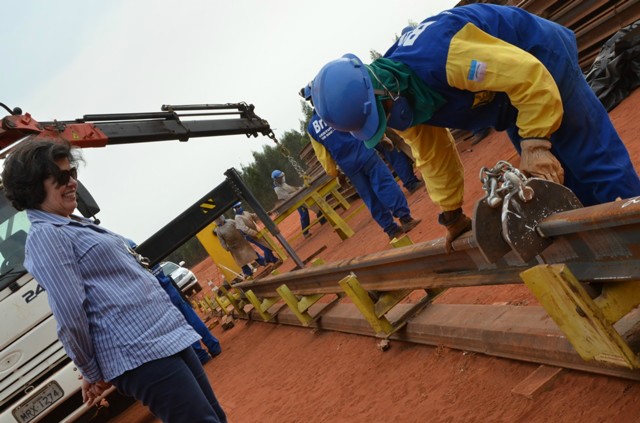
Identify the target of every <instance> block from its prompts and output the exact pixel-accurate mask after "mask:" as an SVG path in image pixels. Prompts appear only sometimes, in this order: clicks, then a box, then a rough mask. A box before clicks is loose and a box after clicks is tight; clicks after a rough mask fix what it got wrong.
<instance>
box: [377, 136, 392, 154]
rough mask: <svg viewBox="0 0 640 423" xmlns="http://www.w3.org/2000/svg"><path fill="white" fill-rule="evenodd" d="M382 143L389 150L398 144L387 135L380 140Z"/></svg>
mask: <svg viewBox="0 0 640 423" xmlns="http://www.w3.org/2000/svg"><path fill="white" fill-rule="evenodd" d="M380 145H381V146H382V148H384V149H385V150H387V151H393V150H394V149H395V148H396V146H395V145H394V144H393V141H391V139H390V138H388V137H387V136H386V135H384V136H383V137H382V139H381V140H380Z"/></svg>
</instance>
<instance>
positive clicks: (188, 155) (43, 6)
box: [0, 0, 458, 243]
mask: <svg viewBox="0 0 640 423" xmlns="http://www.w3.org/2000/svg"><path fill="white" fill-rule="evenodd" d="M457 2H458V1H457V0H456V1H454V0H448V1H445V0H428V1H427V0H406V1H401V0H398V1H388V0H386V1H383V0H366V1H365V0H362V1H349V0H323V1H307V0H297V1H294V0H290V1H284V0H268V1H267V0H264V1H258V0H247V1H225V2H221V1H215V0H209V1H192V0H181V1H171V2H169V1H151V0H127V1H124V0H110V1H105V0H101V1H97V0H82V1H81V0H75V1H71V0H56V1H49V0H37V1H36V0H24V1H11V2H3V4H2V12H1V13H0V25H1V27H2V33H3V36H4V37H3V40H2V42H1V43H0V54H1V58H2V69H1V70H0V93H1V94H0V102H3V103H5V104H7V105H8V106H9V107H12V108H13V107H16V106H19V107H21V108H22V109H23V111H25V112H29V113H31V115H32V116H33V117H34V119H36V120H39V121H50V120H53V119H58V120H71V119H75V118H79V117H82V116H83V115H85V114H93V113H129V112H152V111H160V106H161V105H163V104H200V103H236V102H247V103H250V104H253V105H255V111H256V113H257V114H258V115H259V116H260V117H262V118H263V119H266V120H267V121H269V123H270V124H271V127H272V128H273V130H274V132H275V134H276V136H281V135H282V134H283V133H284V132H285V131H288V130H292V129H295V130H299V120H300V119H302V117H303V116H302V112H301V110H300V98H299V97H298V94H297V93H298V91H299V89H300V88H301V87H302V86H303V85H304V84H305V83H307V82H308V81H309V80H311V79H312V78H313V77H314V76H315V74H316V73H317V72H318V70H319V69H320V68H321V67H322V65H324V64H325V63H326V62H327V61H329V60H332V59H335V58H337V57H340V56H341V55H343V54H344V53H348V52H349V53H354V54H356V55H358V56H359V57H360V58H361V59H362V60H363V61H364V62H365V63H368V62H369V61H370V60H369V50H370V49H375V50H377V51H379V52H381V53H384V52H385V51H386V49H387V48H388V47H389V46H390V45H391V44H392V43H393V40H394V39H395V35H396V34H399V33H400V31H401V30H402V28H403V27H404V26H406V25H407V23H408V22H409V21H412V22H420V21H421V20H423V19H424V18H426V17H428V16H431V15H434V14H436V13H438V12H440V11H442V10H445V9H448V8H450V7H453V6H454V5H455V4H456V3H457ZM4 115H5V113H3V114H2V116H4ZM271 142H272V141H270V140H269V139H267V138H266V137H262V136H261V137H259V138H250V139H248V138H246V137H244V136H226V137H212V138H196V139H192V140H190V141H189V142H187V143H180V142H178V141H163V142H153V143H143V144H137V145H121V146H111V147H106V148H98V149H85V150H83V155H84V158H85V161H86V164H85V165H84V166H82V167H81V168H80V179H81V180H82V181H83V182H84V184H85V185H86V186H87V187H88V188H89V190H90V191H91V192H92V194H93V195H94V197H95V199H96V200H97V201H98V204H99V205H100V206H101V208H102V211H101V213H100V215H99V217H100V219H101V220H102V224H103V225H104V226H105V227H107V228H109V229H111V230H113V231H115V232H118V233H120V234H122V235H125V236H128V237H130V238H133V239H135V240H136V241H137V242H138V243H140V242H142V241H143V240H144V239H146V238H148V237H149V236H150V235H152V234H153V233H154V232H156V231H157V230H159V229H160V228H162V227H163V226H164V225H165V224H167V223H168V222H170V221H171V220H172V219H173V218H174V217H175V216H177V215H178V214H180V213H181V212H182V211H183V210H185V209H186V208H187V207H188V206H190V205H191V204H193V203H194V202H195V201H196V200H198V199H199V198H200V197H201V196H203V195H204V194H206V193H207V192H209V191H210V190H211V189H212V188H214V187H215V186H216V185H218V184H219V183H220V182H222V181H223V179H224V175H223V172H224V171H225V170H226V169H228V168H230V167H236V168H238V169H239V168H240V165H241V164H244V165H247V164H249V163H250V162H251V161H252V155H251V152H253V151H261V150H262V146H263V145H265V144H268V143H271ZM268 177H269V175H265V178H268Z"/></svg>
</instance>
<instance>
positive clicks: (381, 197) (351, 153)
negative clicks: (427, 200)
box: [300, 85, 420, 239]
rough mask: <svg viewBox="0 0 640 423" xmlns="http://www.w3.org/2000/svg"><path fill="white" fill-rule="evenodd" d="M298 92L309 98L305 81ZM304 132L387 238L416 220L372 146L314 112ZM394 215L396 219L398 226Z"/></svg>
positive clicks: (325, 164) (332, 173)
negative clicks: (358, 196) (356, 194)
mask: <svg viewBox="0 0 640 423" xmlns="http://www.w3.org/2000/svg"><path fill="white" fill-rule="evenodd" d="M300 94H301V95H302V96H303V97H304V98H305V99H306V100H310V99H311V93H310V90H309V86H308V85H307V87H305V88H303V89H302V90H301V91H300ZM307 134H308V135H309V138H310V139H311V146H312V147H313V150H314V151H315V153H316V156H317V157H318V160H319V161H320V164H322V167H323V168H324V170H325V171H326V172H327V174H328V175H329V176H333V177H337V176H338V169H337V167H336V164H337V166H340V170H342V172H343V173H344V174H345V175H346V176H347V178H349V180H350V181H351V184H353V186H354V187H355V189H356V191H357V192H358V194H359V195H360V197H361V198H362V201H364V203H365V205H366V206H367V208H368V209H369V212H370V213H371V216H372V217H373V219H374V220H375V221H376V223H378V225H379V226H380V227H381V228H382V230H383V231H384V232H385V233H386V234H387V235H388V236H389V239H393V238H396V237H398V236H400V235H401V234H403V233H405V232H409V231H410V230H411V229H413V228H415V227H416V225H417V224H418V223H420V220H418V219H414V218H413V217H411V211H410V210H409V205H408V204H407V199H406V198H405V196H404V194H403V193H402V191H401V190H400V187H399V186H398V184H397V183H396V181H395V179H393V175H392V174H391V171H389V168H388V167H387V165H386V164H385V163H384V162H383V161H382V159H381V158H380V156H378V154H377V153H376V151H375V150H370V149H367V148H366V147H365V146H364V144H362V142H360V141H359V140H357V139H356V138H354V137H353V135H351V134H349V133H348V132H340V131H336V130H335V129H333V128H331V127H330V126H328V125H327V124H326V123H324V121H323V120H322V119H320V117H319V116H318V115H317V114H316V113H315V112H314V113H313V116H312V117H311V120H310V121H309V125H308V126H307ZM394 217H397V218H398V219H400V226H398V224H397V223H396V222H395V220H394V219H393V218H394Z"/></svg>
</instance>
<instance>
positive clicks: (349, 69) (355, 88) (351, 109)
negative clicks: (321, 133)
mask: <svg viewBox="0 0 640 423" xmlns="http://www.w3.org/2000/svg"><path fill="white" fill-rule="evenodd" d="M311 93H312V97H313V101H314V104H315V108H316V112H317V113H318V115H319V116H320V117H321V118H322V119H323V120H324V121H325V122H327V124H329V126H331V127H333V128H335V129H337V130H339V131H343V132H351V135H353V136H354V137H356V138H357V139H359V140H361V141H365V142H366V144H367V146H368V147H369V146H373V145H375V144H377V143H378V141H380V139H381V138H382V135H383V134H384V130H385V129H386V117H385V114H384V109H383V108H382V104H380V103H379V102H378V101H377V100H376V96H375V93H374V91H373V83H372V82H371V77H370V76H369V71H368V70H367V67H366V66H365V65H364V64H363V63H362V61H361V60H360V59H359V58H358V57H357V56H355V55H353V54H345V55H344V56H342V57H341V58H340V59H337V60H333V61H331V62H329V63H327V64H326V65H324V66H323V67H322V69H320V72H318V75H316V77H315V78H314V80H313V84H312V86H311Z"/></svg>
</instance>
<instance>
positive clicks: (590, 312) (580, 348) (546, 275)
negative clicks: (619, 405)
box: [520, 264, 640, 369]
mask: <svg viewBox="0 0 640 423" xmlns="http://www.w3.org/2000/svg"><path fill="white" fill-rule="evenodd" d="M520 277H521V278H522V280H523V281H524V283H525V284H526V285H527V286H528V287H529V289H530V290H531V291H532V292H533V294H534V295H535V296H536V298H537V299H538V301H539V302H540V304H541V305H542V306H543V307H544V308H545V310H546V311H547V313H549V316H550V317H551V318H552V319H553V321H554V322H556V324H557V325H558V327H559V328H560V329H561V330H562V332H564V334H565V336H566V337H567V339H568V340H569V342H570V343H571V345H573V347H574V348H575V349H576V351H577V352H578V354H580V357H582V359H584V360H585V361H590V360H596V361H599V362H602V363H607V364H613V365H616V366H621V367H627V368H630V369H634V368H640V363H639V362H638V358H637V357H636V355H635V354H634V352H633V351H632V350H631V348H630V347H629V345H627V343H626V342H625V341H624V339H622V336H620V334H619V333H618V332H617V331H616V330H615V329H614V327H613V324H612V323H611V322H610V321H609V319H608V318H607V317H606V315H610V316H614V317H615V316H617V315H619V314H620V313H619V312H606V313H605V312H604V311H603V310H601V309H600V308H599V307H598V304H597V303H596V301H594V300H592V299H591V297H590V296H589V294H588V293H587V291H586V290H585V289H584V287H583V286H582V285H581V284H580V282H579V281H578V280H576V278H575V277H574V276H573V274H572V273H571V272H570V271H569V269H568V268H567V267H566V266H565V265H563V264H554V265H550V264H540V265H537V266H535V267H532V268H531V269H528V270H526V271H524V272H522V273H520ZM611 307H613V308H616V306H611ZM621 307H622V308H626V307H625V306H621Z"/></svg>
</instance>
